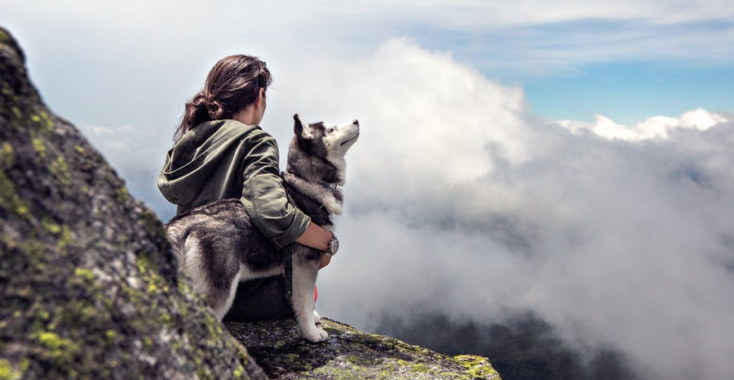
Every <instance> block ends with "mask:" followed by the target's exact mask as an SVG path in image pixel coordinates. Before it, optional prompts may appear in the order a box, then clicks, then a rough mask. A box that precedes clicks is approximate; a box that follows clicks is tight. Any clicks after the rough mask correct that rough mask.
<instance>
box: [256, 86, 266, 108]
mask: <svg viewBox="0 0 734 380" xmlns="http://www.w3.org/2000/svg"><path fill="white" fill-rule="evenodd" d="M264 105H265V89H264V88H262V87H260V91H259V92H258V93H257V99H255V107H256V108H262V107H263V106H264Z"/></svg>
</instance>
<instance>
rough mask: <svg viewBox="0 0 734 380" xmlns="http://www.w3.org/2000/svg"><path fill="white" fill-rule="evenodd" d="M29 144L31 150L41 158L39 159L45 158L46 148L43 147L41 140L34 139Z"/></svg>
mask: <svg viewBox="0 0 734 380" xmlns="http://www.w3.org/2000/svg"><path fill="white" fill-rule="evenodd" d="M31 144H32V145H33V149H35V151H36V152H38V155H39V156H41V158H46V146H45V145H43V141H41V139H39V138H37V137H34V138H33V140H31Z"/></svg>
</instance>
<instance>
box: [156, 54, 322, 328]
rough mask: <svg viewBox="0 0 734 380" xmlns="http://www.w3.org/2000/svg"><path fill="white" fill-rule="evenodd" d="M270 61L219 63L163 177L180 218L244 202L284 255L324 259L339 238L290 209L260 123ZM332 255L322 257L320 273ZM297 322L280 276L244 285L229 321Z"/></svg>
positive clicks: (274, 152) (191, 105) (274, 149)
mask: <svg viewBox="0 0 734 380" xmlns="http://www.w3.org/2000/svg"><path fill="white" fill-rule="evenodd" d="M271 80H272V79H271V76H270V71H269V70H268V68H267V67H266V65H265V62H263V61H261V60H259V59H257V58H256V57H252V56H247V55H233V56H229V57H225V58H223V59H221V60H220V61H219V62H217V63H216V64H215V65H214V67H213V68H212V69H211V71H210V72H209V75H208V76H207V79H206V83H205V84H204V89H203V90H202V91H201V92H199V93H198V94H196V96H194V98H193V99H192V100H191V101H190V102H188V103H186V110H185V112H184V116H183V118H182V120H181V124H180V125H179V126H178V129H177V130H176V133H175V137H174V139H175V144H174V146H173V148H172V149H171V150H169V151H168V155H167V157H166V163H165V165H164V167H163V170H162V171H161V174H160V176H159V178H158V188H159V189H160V191H161V193H162V194H163V196H164V197H165V198H166V199H168V200H169V201H170V202H172V203H174V204H176V206H177V214H180V213H183V212H186V211H188V210H191V209H193V208H195V207H198V206H201V205H205V204H207V203H211V202H214V201H216V200H219V199H225V198H240V200H241V202H242V204H243V205H244V206H245V211H246V212H247V214H248V215H249V216H250V218H251V219H252V221H253V224H254V225H255V226H256V227H257V228H258V229H259V230H260V231H261V232H262V233H263V235H265V237H267V238H268V239H269V240H270V242H271V243H272V244H273V245H274V246H275V247H277V248H278V249H282V248H283V247H285V246H287V245H289V244H291V243H293V242H297V243H300V244H303V245H307V246H309V247H311V248H315V249H318V250H320V251H322V252H324V251H326V250H327V249H328V245H329V243H330V241H331V240H332V239H334V235H333V234H332V233H331V232H329V231H327V230H325V229H323V228H321V227H320V226H318V225H316V224H314V223H311V219H310V218H309V217H308V216H307V215H305V214H304V213H302V212H301V211H300V210H298V209H297V208H295V207H294V206H293V205H291V204H290V203H289V202H288V199H287V197H286V195H285V190H284V188H283V182H282V179H281V177H280V175H279V172H280V168H279V164H278V160H279V157H278V146H277V144H276V142H275V139H274V138H273V137H272V136H270V135H269V134H268V133H267V132H265V131H263V130H262V129H261V128H260V127H259V126H258V124H259V123H260V121H261V120H262V118H263V115H264V113H265V108H266V97H265V95H266V90H267V88H268V86H269V85H270V82H271ZM330 260H331V256H330V255H328V254H322V255H321V262H320V265H319V268H323V267H325V266H326V265H328V264H329V261H330ZM292 315H293V311H292V309H291V306H290V303H289V302H288V301H287V300H286V298H285V286H284V283H283V277H282V276H276V277H270V278H265V279H259V280H253V281H248V282H244V283H242V284H240V286H239V288H238V290H237V295H236V297H235V301H234V304H233V306H232V309H230V311H229V313H228V314H227V315H226V316H225V317H224V319H225V320H242V321H252V320H265V319H282V318H288V317H291V316H292Z"/></svg>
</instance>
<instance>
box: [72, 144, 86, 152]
mask: <svg viewBox="0 0 734 380" xmlns="http://www.w3.org/2000/svg"><path fill="white" fill-rule="evenodd" d="M74 150H75V151H76V152H77V153H79V154H84V148H82V147H81V146H79V145H75V146H74Z"/></svg>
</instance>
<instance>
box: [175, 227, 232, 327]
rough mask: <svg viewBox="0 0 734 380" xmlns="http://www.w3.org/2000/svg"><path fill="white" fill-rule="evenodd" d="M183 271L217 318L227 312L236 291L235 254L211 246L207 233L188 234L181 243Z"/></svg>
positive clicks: (220, 318)
mask: <svg viewBox="0 0 734 380" xmlns="http://www.w3.org/2000/svg"><path fill="white" fill-rule="evenodd" d="M185 256H186V260H185V262H184V266H183V269H184V272H185V273H186V274H187V275H188V276H189V277H191V279H192V280H193V282H194V291H195V292H197V293H199V294H201V296H202V297H203V298H204V302H205V303H206V304H207V306H209V307H210V308H211V309H212V311H213V312H214V314H215V315H216V317H217V319H219V320H222V318H224V315H225V314H227V311H229V309H230V307H232V302H233V301H234V296H235V293H236V291H237V283H238V282H239V279H240V276H241V274H242V271H241V269H240V262H239V260H238V258H237V256H236V255H234V254H232V253H231V252H226V251H224V250H222V249H215V248H214V244H213V243H212V242H211V241H210V239H209V237H208V236H203V237H202V236H195V237H189V239H187V241H186V244H185Z"/></svg>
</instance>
